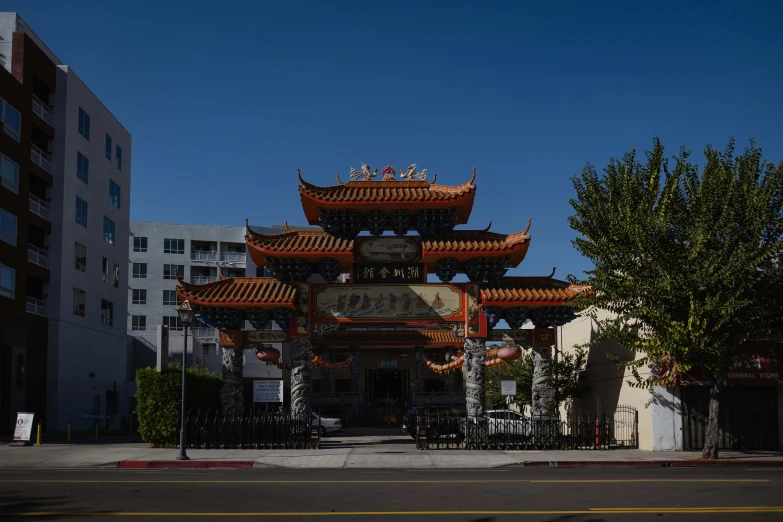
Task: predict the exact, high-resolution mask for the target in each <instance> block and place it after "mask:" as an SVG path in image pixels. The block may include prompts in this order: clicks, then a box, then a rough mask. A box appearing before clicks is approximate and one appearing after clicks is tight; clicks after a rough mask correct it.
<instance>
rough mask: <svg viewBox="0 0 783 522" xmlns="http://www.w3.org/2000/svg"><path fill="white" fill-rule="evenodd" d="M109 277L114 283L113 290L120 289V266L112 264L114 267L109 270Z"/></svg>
mask: <svg viewBox="0 0 783 522" xmlns="http://www.w3.org/2000/svg"><path fill="white" fill-rule="evenodd" d="M111 276H112V278H113V281H114V288H119V287H120V265H118V264H117V263H114V267H113V268H112V270H111Z"/></svg>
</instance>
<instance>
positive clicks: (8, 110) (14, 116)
mask: <svg viewBox="0 0 783 522" xmlns="http://www.w3.org/2000/svg"><path fill="white" fill-rule="evenodd" d="M0 125H2V127H3V131H4V132H5V133H6V134H8V135H9V136H11V137H12V138H13V139H15V140H16V141H19V133H20V132H21V131H22V115H21V114H20V113H19V111H17V110H16V109H15V108H14V106H13V105H11V104H10V103H8V102H7V101H5V100H4V99H2V98H0Z"/></svg>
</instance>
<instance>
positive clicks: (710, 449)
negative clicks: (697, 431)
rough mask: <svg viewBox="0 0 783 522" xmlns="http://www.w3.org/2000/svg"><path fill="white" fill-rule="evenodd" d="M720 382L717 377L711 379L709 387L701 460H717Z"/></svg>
mask: <svg viewBox="0 0 783 522" xmlns="http://www.w3.org/2000/svg"><path fill="white" fill-rule="evenodd" d="M721 388H722V386H721V381H720V379H718V378H717V377H714V376H713V378H712V383H711V386H710V417H709V419H708V420H707V432H706V433H705V434H704V449H703V450H702V452H701V458H703V459H717V458H718V427H719V423H718V420H719V417H718V415H719V414H720V392H721Z"/></svg>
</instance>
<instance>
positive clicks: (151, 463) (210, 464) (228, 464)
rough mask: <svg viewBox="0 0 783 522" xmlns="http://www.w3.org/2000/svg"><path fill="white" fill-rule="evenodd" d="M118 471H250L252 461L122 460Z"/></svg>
mask: <svg viewBox="0 0 783 522" xmlns="http://www.w3.org/2000/svg"><path fill="white" fill-rule="evenodd" d="M117 467H118V468H119V469H150V468H187V469H208V468H233V469H250V468H252V467H253V461H247V460H122V461H120V462H119V464H118V466H117Z"/></svg>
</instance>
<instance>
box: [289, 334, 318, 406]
mask: <svg viewBox="0 0 783 522" xmlns="http://www.w3.org/2000/svg"><path fill="white" fill-rule="evenodd" d="M312 353H313V345H312V344H311V343H310V338H309V337H292V338H291V413H294V414H296V415H310V368H311V367H312V365H313V362H312V360H311V356H312Z"/></svg>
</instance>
